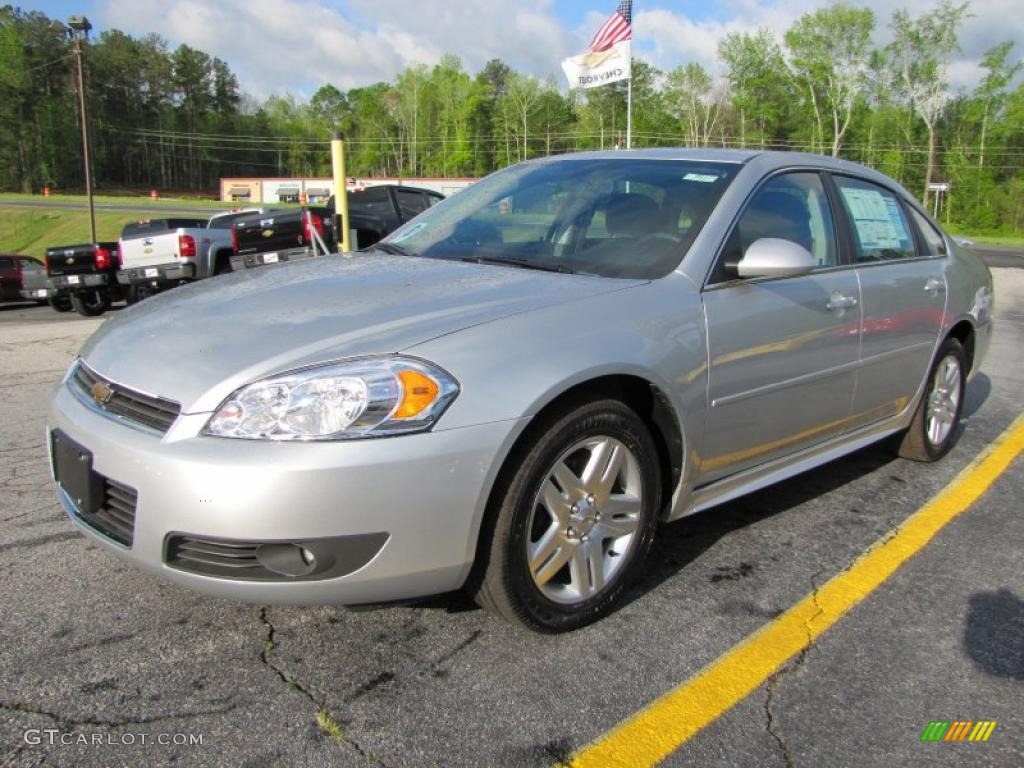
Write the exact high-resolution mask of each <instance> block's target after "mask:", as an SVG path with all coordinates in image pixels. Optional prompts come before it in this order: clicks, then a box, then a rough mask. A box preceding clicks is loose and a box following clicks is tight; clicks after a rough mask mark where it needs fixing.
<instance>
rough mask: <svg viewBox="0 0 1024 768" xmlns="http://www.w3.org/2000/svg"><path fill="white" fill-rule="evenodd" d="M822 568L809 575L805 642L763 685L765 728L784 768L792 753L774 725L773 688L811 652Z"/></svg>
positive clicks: (789, 767)
mask: <svg viewBox="0 0 1024 768" xmlns="http://www.w3.org/2000/svg"><path fill="white" fill-rule="evenodd" d="M824 570H825V569H824V568H822V569H819V570H818V572H817V573H815V574H814V575H813V576H811V602H813V603H814V607H815V609H816V610H815V612H814V614H813V615H811V617H810V618H809V619H806V620H805V621H804V627H805V628H806V630H807V642H806V643H805V644H804V647H803V648H801V649H800V652H799V653H798V654H797V655H796V657H795V658H794V659H792V660H791V661H789V662H787V663H786V664H783V665H782V667H780V668H779V669H778V671H776V672H775V673H774V674H773V675H772V676H771V677H769V678H768V683H767V685H766V686H765V699H764V714H765V720H766V723H765V730H766V731H767V732H768V734H769V735H770V736H771V737H772V738H773V739H775V743H776V744H778V745H779V751H780V752H781V753H782V759H783V760H784V761H785V763H786V768H793V767H794V765H795V763H794V762H793V755H792V753H791V752H790V750H789V745H788V744H787V743H786V740H785V738H783V736H782V734H781V733H779V731H778V728H777V727H776V725H775V715H774V714H773V713H772V699H773V698H774V696H775V689H776V687H777V686H778V685H779V683H780V682H781V681H782V678H783V677H785V676H786V675H788V674H789V673H790V672H795V671H796V670H798V669H799V668H800V667H801V666H802V665H803V663H804V662H805V661H806V660H807V655H808V654H809V653H810V652H811V645H812V643H813V641H814V630H813V625H814V622H815V620H816V619H817V618H818V617H819V616H821V615H822V614H823V613H824V612H825V609H824V608H822V607H821V604H820V603H819V602H818V590H819V589H821V587H820V586H819V585H818V579H819V578H820V577H821V574H822V573H824Z"/></svg>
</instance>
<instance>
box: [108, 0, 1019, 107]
mask: <svg viewBox="0 0 1024 768" xmlns="http://www.w3.org/2000/svg"><path fill="white" fill-rule="evenodd" d="M863 4H864V5H866V6H868V7H870V8H872V9H873V10H874V11H875V13H876V17H877V27H876V36H875V37H876V41H877V42H879V43H885V42H887V41H888V38H889V31H888V24H889V20H890V18H891V16H892V11H893V10H894V9H895V8H897V7H906V8H907V10H908V11H909V12H910V13H911V14H912V15H918V14H920V13H922V12H925V11H927V10H928V9H930V8H932V7H934V2H933V0H863ZM638 5H639V4H638ZM823 5H824V3H823V2H821V1H820V0H818V1H815V0H788V2H787V1H786V0H724V2H723V3H722V4H721V5H720V6H718V7H717V8H716V15H717V17H718V18H704V19H700V20H695V19H693V18H690V17H688V16H687V15H686V14H685V13H683V12H681V11H678V10H673V9H671V6H672V2H671V0H661V2H657V0H653V1H652V2H645V3H643V5H642V6H641V7H638V8H637V9H636V10H635V17H634V25H635V26H634V40H635V45H634V51H635V53H636V55H639V56H642V57H643V58H646V59H648V60H649V61H650V62H651V63H652V64H654V65H655V66H658V67H660V68H663V69H671V68H672V67H676V66H679V65H680V64H685V63H687V62H690V61H698V62H700V63H701V64H703V65H704V66H705V67H707V68H708V69H709V70H711V71H713V72H720V71H721V64H720V63H719V62H718V60H717V49H718V41H719V40H720V39H721V38H722V37H723V36H724V35H726V34H728V33H729V32H733V31H747V32H750V31H753V30H756V29H758V28H760V27H767V28H769V29H771V30H772V31H773V32H775V34H776V35H777V37H778V38H779V40H780V42H781V39H782V35H783V33H784V32H785V30H786V29H787V28H788V27H789V26H790V25H791V24H792V23H793V22H794V21H795V20H796V18H798V17H799V16H800V15H801V14H803V13H805V12H807V11H810V10H813V9H815V8H818V7H821V6H823ZM605 6H606V7H607V10H610V8H611V3H610V2H604V3H603V4H601V7H600V8H599V9H596V10H592V11H590V12H588V13H586V14H583V15H582V17H581V18H580V19H579V21H578V23H570V25H564V24H562V23H560V22H559V20H558V19H557V18H556V16H555V14H554V4H553V2H552V0H517V1H516V2H510V3H498V2H494V0H459V1H458V2H450V1H449V2H441V1H439V0H346V1H345V3H344V4H343V5H341V4H339V3H334V4H333V5H328V4H326V3H325V2H323V1H318V0H219V1H218V2H217V3H216V4H211V3H208V2H205V1H204V0H133V2H130V3H128V2H124V1H123V0H101V2H100V4H99V8H98V11H99V12H98V13H97V14H96V16H97V21H99V22H100V23H101V25H102V26H103V27H117V28H120V29H124V30H125V31H127V32H130V33H132V34H136V35H141V34H146V33H149V32H152V31H158V32H159V33H160V34H161V35H163V36H164V37H166V38H167V39H168V40H169V41H170V42H171V44H172V46H173V45H177V44H178V43H187V44H188V45H191V46H193V47H196V48H201V49H203V50H206V51H208V52H210V53H211V54H213V55H216V56H219V57H221V58H222V59H224V60H225V61H227V62H228V63H229V64H230V66H231V68H232V70H233V71H234V72H236V74H237V75H238V77H239V80H240V82H241V84H242V87H243V89H244V90H246V91H248V92H250V93H252V94H254V95H255V96H257V97H265V96H267V95H269V94H270V93H275V92H281V91H284V90H286V89H287V90H292V91H298V92H300V93H302V94H304V95H306V96H309V95H310V94H311V93H312V92H313V91H314V90H315V89H316V88H317V87H319V86H320V85H321V84H323V83H326V82H330V83H334V84H336V85H338V86H339V87H341V88H352V87H355V86H361V85H367V84H370V83H373V82H377V81H379V80H389V79H392V78H393V77H394V76H395V75H396V74H398V73H399V72H401V71H402V69H404V68H405V67H406V66H408V65H409V64H414V63H425V64H428V65H429V64H433V63H435V62H436V61H437V60H438V59H439V58H440V57H441V55H442V54H444V53H446V52H451V53H455V54H457V55H458V56H459V57H460V58H461V59H462V61H463V64H464V65H465V66H466V68H467V69H468V70H469V71H470V72H475V71H478V70H479V69H480V68H481V67H483V65H484V64H485V63H486V62H487V61H488V60H489V59H492V58H500V59H502V60H503V61H505V62H506V63H507V64H509V65H510V66H512V67H513V68H514V69H517V70H519V71H523V72H528V73H531V74H535V75H538V76H540V77H546V76H548V75H551V74H555V75H557V76H558V78H559V82H561V74H560V69H559V62H560V61H561V59H563V58H564V57H566V56H568V55H570V54H574V53H579V52H580V51H581V50H582V49H583V48H584V47H585V46H586V44H587V43H588V42H589V40H590V38H591V37H592V35H593V33H594V31H596V29H597V28H598V27H599V26H600V24H601V23H602V22H603V21H604V19H605V18H606V8H605ZM595 8H598V4H597V3H596V2H595ZM971 12H972V13H973V14H974V15H973V16H972V17H971V18H969V19H968V20H967V21H966V22H965V23H964V25H963V28H962V31H961V42H962V45H963V55H962V56H961V57H959V59H958V60H957V62H956V63H955V66H954V67H953V68H952V69H951V72H950V76H951V82H952V85H953V87H954V88H958V87H971V86H972V85H973V84H974V83H976V82H977V79H978V77H979V75H980V69H979V67H978V63H979V62H980V60H981V58H982V56H983V55H984V51H985V50H987V49H988V48H991V47H992V46H993V45H995V44H997V43H999V42H1001V41H1003V40H1007V39H1011V40H1015V41H1016V42H1017V43H1018V45H1019V47H1018V49H1017V51H1016V55H1017V56H1020V55H1022V54H1024V50H1021V48H1024V14H1021V13H1020V12H1019V0H975V3H974V6H973V7H972V8H971Z"/></svg>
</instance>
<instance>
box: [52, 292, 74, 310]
mask: <svg viewBox="0 0 1024 768" xmlns="http://www.w3.org/2000/svg"><path fill="white" fill-rule="evenodd" d="M46 303H47V304H49V305H50V307H51V309H53V311H54V312H70V311H71V298H70V297H68V296H52V297H51V298H49V299H47V300H46Z"/></svg>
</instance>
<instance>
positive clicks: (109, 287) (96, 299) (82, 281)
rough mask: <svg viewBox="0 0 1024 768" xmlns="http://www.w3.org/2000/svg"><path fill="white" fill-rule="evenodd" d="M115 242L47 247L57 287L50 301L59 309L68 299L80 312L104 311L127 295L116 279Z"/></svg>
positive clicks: (50, 273)
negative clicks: (124, 294)
mask: <svg viewBox="0 0 1024 768" xmlns="http://www.w3.org/2000/svg"><path fill="white" fill-rule="evenodd" d="M117 269H118V251H117V243H116V242H113V243H111V242H103V243H85V244H82V245H62V246H59V247H56V248H47V249H46V274H47V275H48V276H49V278H50V280H49V282H50V286H51V288H52V289H53V291H54V295H53V296H52V297H51V300H50V305H51V306H52V307H53V308H54V309H56V310H57V311H58V312H62V311H66V309H65V308H66V307H67V303H68V302H70V304H71V307H72V308H74V310H75V311H76V312H78V314H80V315H85V316H86V317H94V316H95V315H102V314H103V313H104V312H106V311H107V310H108V309H109V308H110V304H111V303H112V302H114V301H119V300H120V299H122V298H124V296H123V293H122V290H121V286H120V285H118V282H117Z"/></svg>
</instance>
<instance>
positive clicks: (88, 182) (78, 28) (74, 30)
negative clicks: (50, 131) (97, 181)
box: [68, 16, 96, 243]
mask: <svg viewBox="0 0 1024 768" xmlns="http://www.w3.org/2000/svg"><path fill="white" fill-rule="evenodd" d="M90 29H92V24H90V23H89V20H88V19H87V18H85V16H72V17H70V18H69V19H68V35H70V37H71V50H72V53H74V54H75V63H76V65H77V66H78V111H79V115H80V117H81V122H82V161H83V162H84V163H85V195H86V197H88V198H89V227H90V231H91V232H92V242H94V243H95V242H96V208H95V206H94V205H93V201H92V170H91V162H90V159H89V118H88V114H87V113H86V109H85V75H84V74H83V72H82V41H83V40H88V39H89V30H90Z"/></svg>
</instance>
